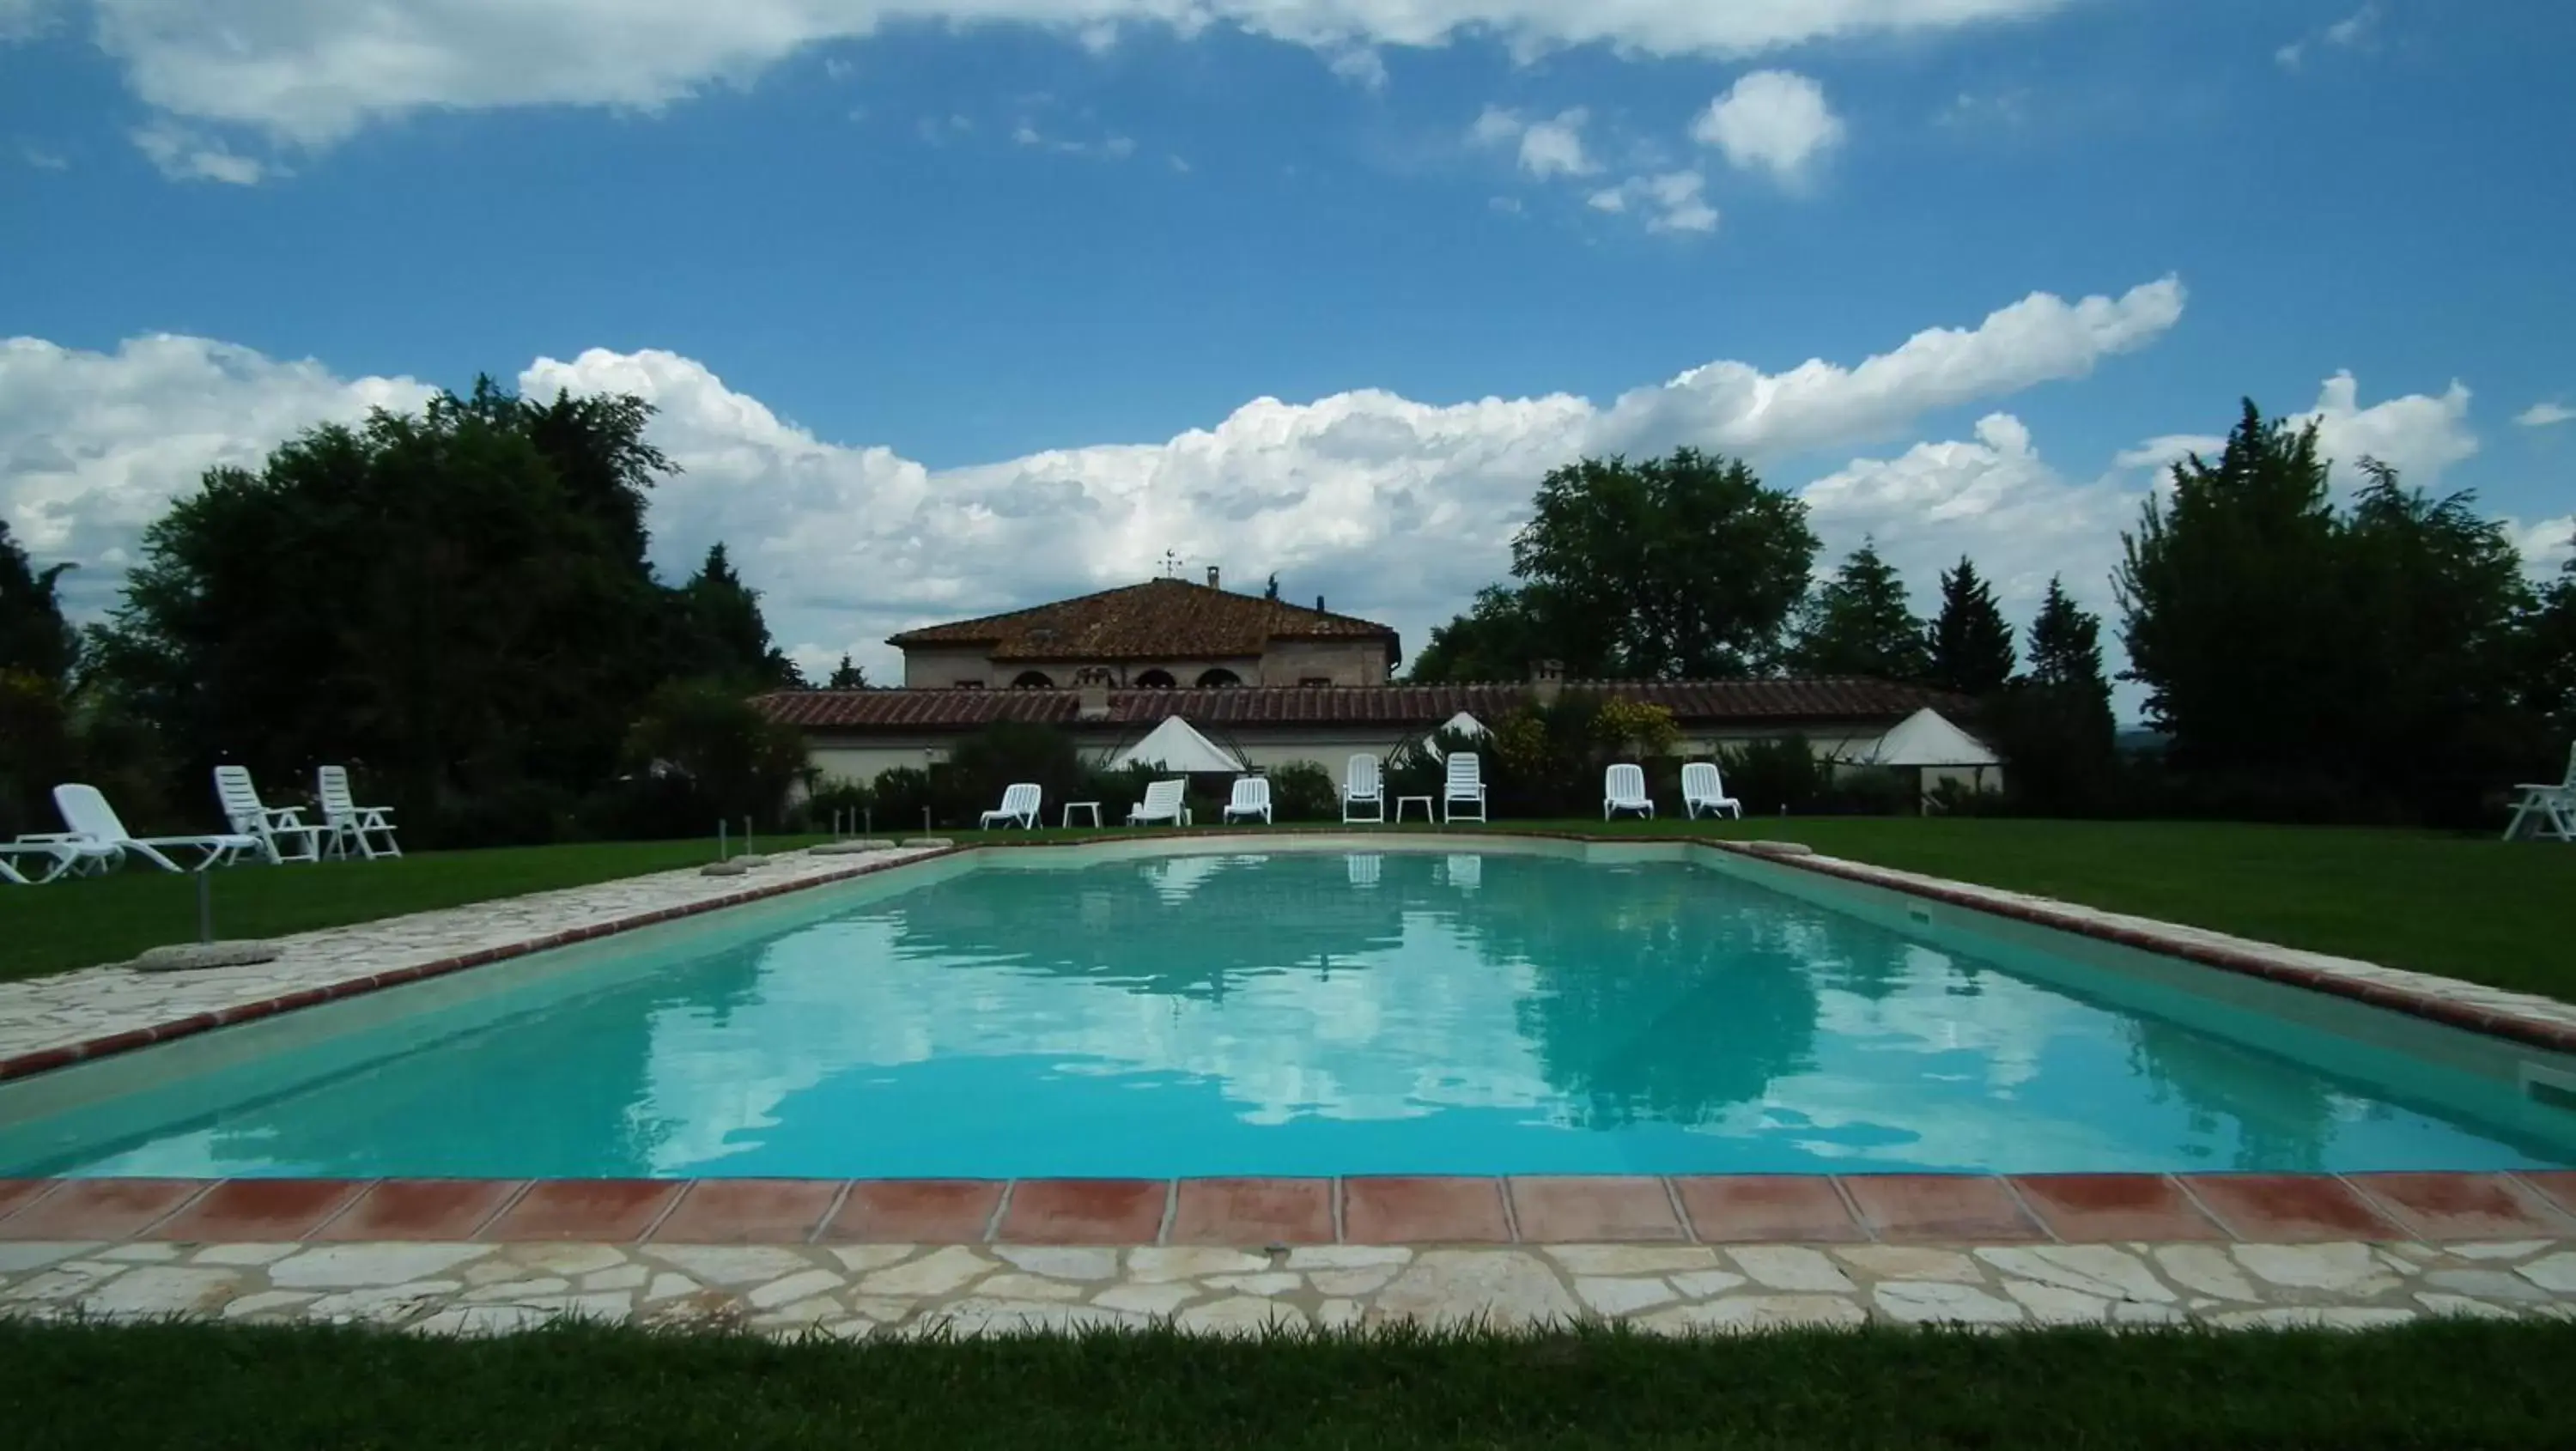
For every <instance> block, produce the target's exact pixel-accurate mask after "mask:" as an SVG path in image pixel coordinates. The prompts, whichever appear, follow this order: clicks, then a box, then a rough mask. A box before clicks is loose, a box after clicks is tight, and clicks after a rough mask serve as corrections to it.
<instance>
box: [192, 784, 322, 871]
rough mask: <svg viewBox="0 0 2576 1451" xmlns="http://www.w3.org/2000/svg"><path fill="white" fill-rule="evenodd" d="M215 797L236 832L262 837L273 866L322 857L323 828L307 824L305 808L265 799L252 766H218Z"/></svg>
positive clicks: (261, 844) (263, 850)
mask: <svg viewBox="0 0 2576 1451" xmlns="http://www.w3.org/2000/svg"><path fill="white" fill-rule="evenodd" d="M215 799H216V800H217V801H219V802H221V803H223V808H224V820H225V821H226V822H227V823H229V824H230V825H231V827H232V829H233V830H234V831H236V832H238V833H240V834H241V835H243V836H255V837H258V838H259V854H260V857H261V859H262V860H264V861H266V862H268V863H269V864H270V865H272V866H276V865H280V864H282V863H285V862H311V861H320V860H321V859H322V832H323V828H321V827H319V826H307V825H305V824H304V813H303V811H302V809H301V808H298V807H293V806H276V807H272V806H270V805H268V804H267V803H265V802H263V801H261V800H260V799H259V788H258V787H257V786H255V785H253V784H251V779H250V768H249V767H247V766H217V767H216V768H215Z"/></svg>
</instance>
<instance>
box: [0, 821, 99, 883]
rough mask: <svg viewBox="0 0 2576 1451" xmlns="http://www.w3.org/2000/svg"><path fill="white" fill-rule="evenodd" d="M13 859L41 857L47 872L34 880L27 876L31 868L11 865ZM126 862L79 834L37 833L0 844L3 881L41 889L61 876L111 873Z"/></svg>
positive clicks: (38, 874)
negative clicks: (116, 866)
mask: <svg viewBox="0 0 2576 1451" xmlns="http://www.w3.org/2000/svg"><path fill="white" fill-rule="evenodd" d="M13 856H14V857H42V858H43V859H44V863H45V865H44V869H43V870H42V871H39V872H37V873H36V874H35V875H34V876H32V877H31V876H29V875H27V873H28V871H29V870H31V869H30V868H23V867H18V866H14V865H12V864H11V863H10V861H9V858H11V857H13ZM123 860H125V853H124V852H122V851H119V850H117V849H116V848H115V847H113V846H109V845H107V844H105V843H103V842H98V841H93V840H91V839H90V838H89V837H86V836H83V835H81V834H80V833H78V832H70V831H57V832H37V833H34V834H31V835H27V836H22V837H19V838H18V839H17V840H15V841H0V881H6V882H17V883H20V884H22V885H26V886H42V885H44V884H45V883H47V882H50V881H53V880H55V879H56V878H59V877H75V876H80V875H82V874H83V873H87V872H104V871H108V870H110V869H112V868H113V867H115V865H116V864H117V863H118V862H121V861H123Z"/></svg>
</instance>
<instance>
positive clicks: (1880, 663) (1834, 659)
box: [1790, 540, 1932, 681]
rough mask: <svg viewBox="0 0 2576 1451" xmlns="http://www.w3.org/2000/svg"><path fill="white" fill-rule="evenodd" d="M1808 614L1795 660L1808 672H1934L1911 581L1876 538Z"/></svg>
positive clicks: (1846, 564) (1894, 676)
mask: <svg viewBox="0 0 2576 1451" xmlns="http://www.w3.org/2000/svg"><path fill="white" fill-rule="evenodd" d="M1802 613H1803V618H1802V619H1801V620H1800V621H1799V628H1798V637H1797V641H1796V643H1795V644H1794V645H1793V646H1792V647H1791V651H1790V663H1791V664H1792V665H1793V666H1795V667H1796V668H1797V669H1798V670H1800V671H1802V672H1804V673H1806V674H1809V675H1870V676H1875V677H1877V678H1879V679H1881V680H1909V681H1910V680H1921V679H1923V678H1924V677H1925V676H1926V675H1927V674H1928V673H1929V672H1930V671H1931V668H1932V652H1931V650H1930V649H1929V647H1927V646H1926V645H1925V644H1924V631H1923V622H1922V621H1921V620H1918V619H1916V618H1915V617H1914V610H1913V607H1912V605H1911V604H1910V603H1908V601H1907V598H1906V593H1905V581H1904V579H1903V578H1901V577H1900V576H1899V575H1898V574H1897V572H1896V567H1895V566H1894V565H1891V564H1889V563H1888V562H1887V561H1886V560H1884V559H1881V558H1879V555H1878V546H1877V545H1876V544H1875V543H1874V542H1872V541H1869V540H1863V541H1862V542H1861V546H1860V548H1858V549H1855V550H1853V551H1852V553H1851V557H1850V558H1849V559H1846V560H1844V561H1843V567H1842V569H1841V570H1840V571H1839V572H1838V573H1836V574H1835V576H1834V577H1833V578H1832V579H1830V580H1828V581H1826V582H1825V583H1824V584H1823V585H1822V586H1821V587H1819V588H1818V589H1817V590H1816V593H1815V595H1814V597H1813V598H1812V599H1810V600H1809V601H1808V602H1807V605H1806V607H1805V609H1804V611H1803V612H1802Z"/></svg>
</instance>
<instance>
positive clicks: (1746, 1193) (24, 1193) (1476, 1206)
mask: <svg viewBox="0 0 2576 1451" xmlns="http://www.w3.org/2000/svg"><path fill="white" fill-rule="evenodd" d="M2569 1236H2576V1171H2560V1172H2534V1173H2519V1174H2507V1173H2491V1174H2436V1173H2392V1174H2349V1175H2336V1174H2183V1175H2166V1174H2024V1175H1984V1174H1856V1175H1821V1174H1815V1175H1807V1174H1785V1175H1673V1176H1651V1175H1616V1174H1600V1175H1560V1176H1549V1175H1521V1176H1511V1177H1507V1178H1482V1177H1468V1176H1436V1175H1435V1176H1414V1177H1405V1176H1360V1177H1351V1178H1339V1179H1324V1178H1234V1179H1010V1180H1004V1179H858V1180H840V1179H694V1180H692V1179H536V1180H524V1179H373V1180H348V1179H20V1180H0V1241H20V1242H23V1241H30V1240H44V1241H71V1240H81V1241H99V1240H120V1241H121V1240H133V1241H146V1242H176V1243H221V1242H242V1243H294V1242H316V1243H347V1242H395V1241H399V1242H441V1241H458V1242H462V1241H480V1242H493V1243H528V1242H550V1241H579V1242H584V1243H608V1244H624V1243H643V1242H654V1243H664V1244H866V1243H902V1244H970V1245H971V1244H1023V1245H1116V1246H1141V1245H1203V1246H1222V1247H1237V1248H1265V1247H1269V1246H1273V1245H1292V1246H1293V1245H1314V1244H1374V1245H1404V1244H1414V1245H1424V1244H1436V1245H1474V1244H1489V1245H1509V1244H1605V1243H1627V1244H1785V1243H1797V1244H1865V1243H1879V1244H1897V1245H1904V1244H1925V1245H1931V1244H1951V1245H1955V1244H2017V1243H2018V1244H2048V1243H2070V1244H2077V1243H2112V1242H2140V1241H2164V1242H2173V1241H2208V1242H2216V1243H2230V1242H2234V1243H2265V1244H2290V1243H2322V1242H2328V1241H2355V1240H2359V1241H2381V1242H2407V1241H2417V1242H2436V1241H2468V1240H2501V1241H2522V1240H2549V1239H2559V1238H2566V1237H2569Z"/></svg>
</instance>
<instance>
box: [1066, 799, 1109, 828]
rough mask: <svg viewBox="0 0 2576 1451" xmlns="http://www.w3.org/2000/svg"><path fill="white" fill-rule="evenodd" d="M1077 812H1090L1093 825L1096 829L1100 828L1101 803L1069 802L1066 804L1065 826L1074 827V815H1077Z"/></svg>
mask: <svg viewBox="0 0 2576 1451" xmlns="http://www.w3.org/2000/svg"><path fill="white" fill-rule="evenodd" d="M1077 811H1088V812H1090V813H1091V824H1092V825H1093V826H1094V827H1097V826H1099V825H1100V803H1099V802H1097V801H1068V802H1066V803H1064V824H1065V825H1066V826H1067V827H1071V826H1072V825H1073V813H1075V812H1077Z"/></svg>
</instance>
